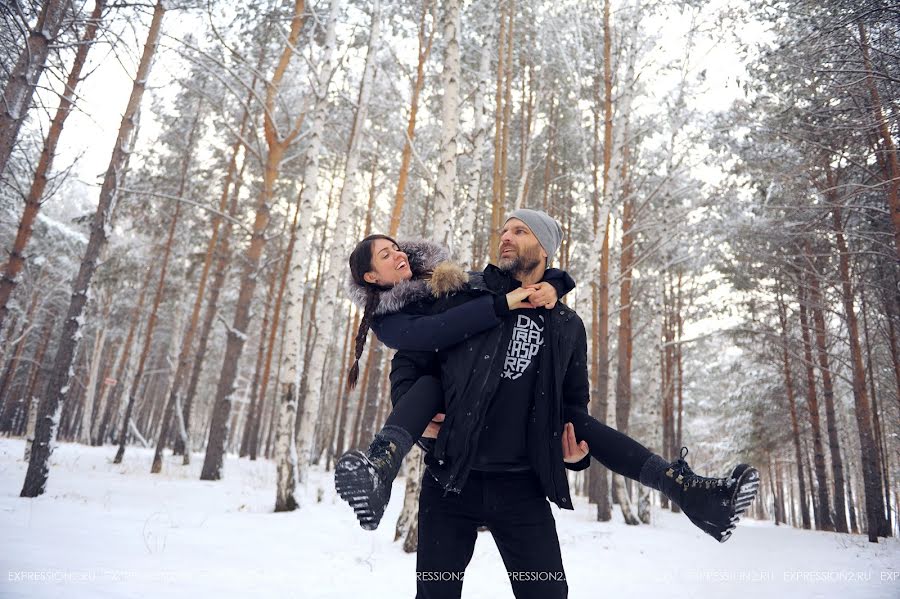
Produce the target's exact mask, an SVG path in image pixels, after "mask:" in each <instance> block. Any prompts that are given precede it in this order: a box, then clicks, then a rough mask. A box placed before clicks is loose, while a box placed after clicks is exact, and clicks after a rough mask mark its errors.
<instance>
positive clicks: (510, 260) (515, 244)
mask: <svg viewBox="0 0 900 599" xmlns="http://www.w3.org/2000/svg"><path fill="white" fill-rule="evenodd" d="M546 259H547V252H545V251H544V248H543V247H541V244H540V242H539V241H538V239H537V237H535V236H534V233H532V232H531V229H529V228H528V225H526V224H525V223H524V222H522V221H521V220H519V219H518V218H511V219H509V220H508V221H506V224H505V225H503V229H502V230H501V231H500V260H499V261H498V264H497V265H498V266H499V267H500V268H501V270H505V271H507V272H510V273H513V274H516V273H525V272H530V271H532V270H534V269H535V268H537V267H539V266H541V265H542V264H546V262H545V260H546Z"/></svg>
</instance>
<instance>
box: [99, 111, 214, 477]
mask: <svg viewBox="0 0 900 599" xmlns="http://www.w3.org/2000/svg"><path fill="white" fill-rule="evenodd" d="M198 122H199V116H197V117H195V118H194V122H193V124H192V125H191V130H190V133H189V134H188V141H187V144H186V149H187V151H186V155H185V156H182V163H181V173H180V176H179V183H178V194H177V197H178V198H179V200H178V201H176V202H175V211H174V213H173V214H172V220H171V222H170V223H169V232H168V235H167V237H166V245H165V248H164V249H163V257H162V262H161V265H160V271H159V282H158V283H157V285H156V294H155V295H154V296H153V307H152V308H151V309H150V316H149V318H148V319H147V331H146V333H145V335H144V349H143V351H141V356H140V358H139V359H138V368H137V374H135V376H134V381H132V383H131V391H130V392H129V394H128V404H127V405H126V406H125V425H124V426H123V427H122V434H121V436H120V437H119V449H118V451H117V452H116V457H115V459H114V460H113V463H115V464H121V463H122V458H123V457H124V456H125V441H126V440H127V438H128V422H129V421H130V419H131V412H132V410H133V408H134V402H135V400H136V399H137V393H138V390H139V389H140V387H141V383H142V379H143V376H144V365H145V363H146V361H147V357H148V355H149V353H150V347H151V344H152V343H153V331H154V329H155V328H156V320H157V314H158V313H159V306H160V304H161V303H162V298H163V295H164V293H165V288H166V276H167V275H168V269H169V258H170V256H171V255H172V244H173V243H174V241H175V230H176V229H177V227H178V220H179V218H180V217H181V206H182V204H183V202H181V200H180V199H181V198H182V197H183V196H184V189H185V187H186V185H187V180H188V169H189V167H190V164H191V159H190V158H191V154H192V153H193V149H194V145H195V141H196V133H197V125H198ZM168 403H169V404H171V403H173V402H171V401H170V402H168ZM167 412H171V408H170V407H168V408H167ZM160 441H161V442H160V443H158V444H157V445H158V447H157V453H158V454H160V455H161V452H162V445H163V444H165V439H164V438H161V439H160ZM159 467H161V466H160V465H159V464H158V463H157V458H156V457H154V464H153V467H152V468H159ZM152 471H153V470H152V469H151V472H152Z"/></svg>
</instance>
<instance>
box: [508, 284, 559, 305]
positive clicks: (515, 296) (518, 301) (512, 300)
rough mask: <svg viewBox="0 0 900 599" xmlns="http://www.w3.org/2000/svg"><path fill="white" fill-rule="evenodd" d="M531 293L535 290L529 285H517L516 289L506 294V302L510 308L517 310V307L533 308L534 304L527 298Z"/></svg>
mask: <svg viewBox="0 0 900 599" xmlns="http://www.w3.org/2000/svg"><path fill="white" fill-rule="evenodd" d="M533 293H535V290H534V289H531V288H529V287H519V288H517V289H513V290H512V291H510V292H509V293H507V294H506V304H507V305H508V306H509V309H510V310H518V309H519V308H534V307H535V306H534V304H532V303H531V302H530V301H529V299H528V298H529V297H530V296H531V295H532V294H533ZM554 293H555V292H554Z"/></svg>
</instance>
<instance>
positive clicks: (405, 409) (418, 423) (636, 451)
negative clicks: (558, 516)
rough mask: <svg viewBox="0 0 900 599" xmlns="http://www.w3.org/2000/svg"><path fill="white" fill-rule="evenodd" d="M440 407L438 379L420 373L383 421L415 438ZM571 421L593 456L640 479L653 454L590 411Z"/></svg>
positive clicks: (440, 398) (576, 434) (440, 409)
mask: <svg viewBox="0 0 900 599" xmlns="http://www.w3.org/2000/svg"><path fill="white" fill-rule="evenodd" d="M443 411H444V392H443V390H442V388H441V381H440V379H438V378H436V377H433V376H423V377H420V378H419V379H418V380H416V382H415V383H413V385H412V386H411V387H410V388H409V390H408V391H407V392H406V393H405V394H404V395H403V397H401V398H400V399H399V400H398V401H397V403H396V404H395V405H394V409H393V410H392V411H391V414H390V415H389V416H388V418H387V421H386V422H385V423H384V424H385V426H387V425H389V424H392V425H395V426H399V427H401V428H404V429H406V431H407V432H409V434H410V436H411V437H412V438H413V439H418V438H419V437H420V436H421V435H422V432H423V431H424V430H425V427H426V426H428V422H429V421H430V420H431V419H432V418H433V417H434V415H435V414H437V413H438V412H443ZM572 424H573V426H574V427H575V438H576V439H577V440H578V441H579V442H580V441H582V440H586V441H587V443H588V446H589V447H590V452H591V456H592V457H593V458H594V459H595V460H597V461H598V462H600V463H601V464H603V465H604V466H606V467H607V468H609V469H610V470H612V471H613V472H615V473H616V474H621V475H622V476H626V477H628V478H630V479H632V480H636V481H640V473H641V467H642V466H643V465H644V462H646V461H647V458H649V457H650V456H651V455H652V453H651V452H650V450H649V449H647V448H646V447H644V446H643V445H641V444H640V443H638V442H637V441H635V440H634V439H632V438H631V437H629V436H628V435H625V434H622V433H620V432H619V431H617V430H616V429H614V428H611V427H609V426H606V425H605V424H602V423H601V422H599V421H598V420H597V419H595V418H593V417H591V416H589V415H584V416H579V417H573V418H572Z"/></svg>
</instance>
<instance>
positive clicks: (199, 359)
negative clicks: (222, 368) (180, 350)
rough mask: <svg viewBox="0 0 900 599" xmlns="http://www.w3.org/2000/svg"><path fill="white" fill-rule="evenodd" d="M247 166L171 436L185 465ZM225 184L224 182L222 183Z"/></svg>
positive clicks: (219, 247) (239, 181) (240, 177)
mask: <svg viewBox="0 0 900 599" xmlns="http://www.w3.org/2000/svg"><path fill="white" fill-rule="evenodd" d="M246 166H247V161H246V159H245V160H243V161H242V162H241V168H240V170H239V171H238V174H237V178H236V179H235V181H234V190H233V191H231V203H230V204H229V206H228V219H226V220H225V223H224V225H223V228H222V234H221V236H220V238H219V240H218V241H217V245H216V248H215V260H216V264H215V267H214V269H213V276H212V280H211V281H210V285H209V297H208V298H207V299H206V309H205V310H204V313H203V323H202V324H201V325H200V336H199V337H198V338H197V349H196V351H195V352H194V356H193V365H192V366H191V377H190V379H189V380H188V386H187V391H186V392H185V400H184V405H183V406H182V412H181V420H182V421H183V422H184V432H185V434H184V435H183V436H180V437H178V438H176V439H175V447H174V449H173V453H174V454H175V455H179V454H182V455H183V456H184V459H183V461H182V464H183V465H184V466H187V465H188V464H190V463H191V447H190V445H191V429H192V427H193V411H194V410H193V408H194V397H195V396H196V394H197V386H198V385H199V382H200V374H201V372H202V371H203V361H204V359H205V358H206V349H207V346H208V344H209V336H210V334H211V333H212V326H213V321H214V320H215V317H216V312H217V310H218V305H219V296H220V295H221V294H222V288H223V287H224V286H225V278H226V276H227V274H228V267H229V263H230V262H231V257H232V251H231V232H232V229H233V224H232V222H233V221H232V219H233V218H235V217H236V216H237V213H238V200H239V198H240V192H241V187H242V183H243V180H244V169H245V168H246ZM226 183H227V182H226ZM228 191H229V190H228V185H227V184H226V186H225V187H224V189H223V194H224V195H227V194H228Z"/></svg>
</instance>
